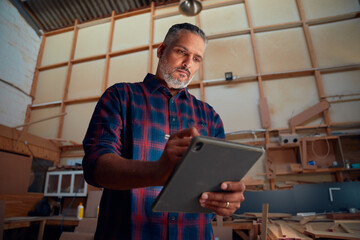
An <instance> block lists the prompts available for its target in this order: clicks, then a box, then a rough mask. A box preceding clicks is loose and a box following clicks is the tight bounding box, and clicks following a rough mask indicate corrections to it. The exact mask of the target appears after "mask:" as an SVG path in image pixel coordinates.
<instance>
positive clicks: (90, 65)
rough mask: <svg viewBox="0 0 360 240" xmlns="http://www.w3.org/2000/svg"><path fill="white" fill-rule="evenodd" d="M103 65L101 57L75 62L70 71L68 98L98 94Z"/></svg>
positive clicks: (103, 61) (99, 92)
mask: <svg viewBox="0 0 360 240" xmlns="http://www.w3.org/2000/svg"><path fill="white" fill-rule="evenodd" d="M104 66H105V60H103V59H101V60H96V61H91V62H84V63H79V64H75V65H74V66H73V69H72V73H71V80H70V85H69V95H68V99H73V98H80V97H91V96H97V95H100V94H101V93H102V89H101V86H102V81H103V77H104Z"/></svg>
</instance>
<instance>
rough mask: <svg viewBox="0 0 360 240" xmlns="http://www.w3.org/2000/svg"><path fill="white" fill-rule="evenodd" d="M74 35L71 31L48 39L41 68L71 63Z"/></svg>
mask: <svg viewBox="0 0 360 240" xmlns="http://www.w3.org/2000/svg"><path fill="white" fill-rule="evenodd" d="M73 35H74V32H73V31H70V32H66V33H62V34H57V35H53V36H49V37H46V42H45V47H44V54H43V57H42V61H41V66H47V65H52V64H55V63H61V62H67V61H69V59H70V51H71V45H72V41H73Z"/></svg>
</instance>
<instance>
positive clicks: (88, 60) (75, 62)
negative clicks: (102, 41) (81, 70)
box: [70, 54, 107, 64]
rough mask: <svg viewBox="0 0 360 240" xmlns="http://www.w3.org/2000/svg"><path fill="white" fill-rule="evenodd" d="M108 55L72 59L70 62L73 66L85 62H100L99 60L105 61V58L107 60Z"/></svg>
mask: <svg viewBox="0 0 360 240" xmlns="http://www.w3.org/2000/svg"><path fill="white" fill-rule="evenodd" d="M106 55H107V54H99V55H95V56H90V57H84V58H78V59H72V60H70V62H71V64H78V63H83V62H90V61H95V60H99V59H104V58H106Z"/></svg>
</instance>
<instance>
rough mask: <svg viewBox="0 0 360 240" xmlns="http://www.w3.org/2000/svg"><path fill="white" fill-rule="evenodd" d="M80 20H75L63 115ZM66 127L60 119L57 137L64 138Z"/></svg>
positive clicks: (62, 105)
mask: <svg viewBox="0 0 360 240" xmlns="http://www.w3.org/2000/svg"><path fill="white" fill-rule="evenodd" d="M78 22H79V20H78V19H76V20H75V25H74V36H73V41H72V45H71V52H70V59H69V62H68V71H67V74H66V80H65V88H64V93H63V97H62V103H61V111H60V112H61V113H64V112H65V110H66V106H65V103H64V101H66V100H67V97H68V93H69V85H70V79H71V73H72V65H73V64H72V62H71V61H72V60H74V56H75V48H76V42H77V37H78V32H79V29H78V27H77V25H78ZM63 127H64V117H61V118H60V121H59V128H58V133H57V137H58V138H61V137H62V129H63Z"/></svg>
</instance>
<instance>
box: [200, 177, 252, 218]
mask: <svg viewBox="0 0 360 240" xmlns="http://www.w3.org/2000/svg"><path fill="white" fill-rule="evenodd" d="M221 189H222V190H224V191H226V192H204V193H203V194H202V195H201V197H200V199H199V202H200V205H201V206H202V207H204V208H208V209H211V210H212V211H213V212H214V213H216V214H217V215H220V216H230V215H232V214H233V213H234V212H235V211H236V210H237V209H239V208H240V204H241V202H242V201H244V199H245V198H244V191H245V184H244V183H242V182H223V183H222V184H221Z"/></svg>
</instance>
